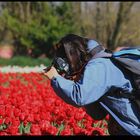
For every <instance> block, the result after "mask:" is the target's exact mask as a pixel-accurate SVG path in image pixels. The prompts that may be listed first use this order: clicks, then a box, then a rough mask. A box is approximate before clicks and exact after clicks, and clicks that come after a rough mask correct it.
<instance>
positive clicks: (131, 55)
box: [109, 47, 140, 110]
mask: <svg viewBox="0 0 140 140" xmlns="http://www.w3.org/2000/svg"><path fill="white" fill-rule="evenodd" d="M109 58H110V59H111V61H112V62H113V63H114V64H116V66H118V67H119V68H120V69H121V70H122V71H123V73H124V74H125V73H126V74H128V75H129V76H130V81H131V84H132V87H133V91H132V94H130V93H129V94H128V91H124V90H123V89H121V88H120V89H119V88H118V89H117V91H116V92H117V93H118V94H119V97H123V98H128V99H129V100H130V101H131V102H133V103H134V104H135V105H136V106H137V108H139V110H140V48H139V47H136V48H131V47H130V48H126V49H123V50H120V51H118V52H114V53H112V56H111V57H109Z"/></svg>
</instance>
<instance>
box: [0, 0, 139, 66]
mask: <svg viewBox="0 0 140 140" xmlns="http://www.w3.org/2000/svg"><path fill="white" fill-rule="evenodd" d="M139 12H140V3H139V2H133V1H132V2H105V1H104V2H37V1H36V2H18V1H17V2H0V44H5V43H6V44H10V45H12V46H14V57H15V56H21V59H24V58H27V60H25V61H26V62H29V60H28V58H32V63H34V60H33V59H35V60H37V59H38V58H39V57H40V56H42V55H44V56H45V57H46V60H45V61H49V60H50V59H51V58H52V57H53V53H54V51H53V47H52V46H53V45H54V44H55V43H56V42H57V41H59V39H60V38H61V37H63V36H64V35H66V34H68V33H74V34H78V35H81V36H86V37H92V38H94V39H97V40H99V41H100V42H101V43H102V44H104V45H105V47H107V48H109V49H111V50H114V49H116V48H117V47H118V46H122V45H130V46H136V45H137V46H138V45H139V44H140V15H139ZM25 56H26V57H25ZM17 58H18V57H16V58H13V59H11V61H12V63H14V62H16V63H18V61H20V59H17ZM16 59H17V60H16ZM42 60H43V59H41V61H42ZM6 61H8V60H6ZM6 61H5V60H1V61H0V64H2V63H3V62H4V63H5V64H7V62H6ZM37 61H38V62H40V63H41V61H40V60H37ZM22 63H24V62H22ZM42 63H44V62H42ZM45 63H46V62H45ZM19 64H20V63H19Z"/></svg>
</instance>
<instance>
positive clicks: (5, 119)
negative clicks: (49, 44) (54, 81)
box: [0, 72, 109, 135]
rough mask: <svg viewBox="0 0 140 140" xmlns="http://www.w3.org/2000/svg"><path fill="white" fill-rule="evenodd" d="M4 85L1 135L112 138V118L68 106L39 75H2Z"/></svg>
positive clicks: (0, 100) (0, 97) (0, 107)
mask: <svg viewBox="0 0 140 140" xmlns="http://www.w3.org/2000/svg"><path fill="white" fill-rule="evenodd" d="M0 83H1V85H0V135H109V134H108V129H107V122H108V119H109V116H106V118H105V119H104V120H101V121H95V120H93V119H92V118H91V117H90V116H89V115H88V114H86V112H85V110H84V109H83V108H75V107H73V106H71V105H68V104H66V103H65V102H64V101H62V100H61V99H60V98H59V97H58V96H56V94H55V92H54V91H53V89H52V88H51V85H50V81H49V80H47V78H46V77H44V76H43V75H41V74H39V73H33V72H30V73H0Z"/></svg>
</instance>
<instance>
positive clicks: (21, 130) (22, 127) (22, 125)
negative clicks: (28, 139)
mask: <svg viewBox="0 0 140 140" xmlns="http://www.w3.org/2000/svg"><path fill="white" fill-rule="evenodd" d="M19 133H20V134H23V133H24V124H23V122H21V124H20V126H19Z"/></svg>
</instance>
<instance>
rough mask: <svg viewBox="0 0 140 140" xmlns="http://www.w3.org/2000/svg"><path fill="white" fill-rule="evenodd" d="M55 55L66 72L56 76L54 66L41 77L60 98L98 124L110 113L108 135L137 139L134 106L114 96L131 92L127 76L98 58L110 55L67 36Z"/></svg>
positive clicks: (96, 45)
mask: <svg viewBox="0 0 140 140" xmlns="http://www.w3.org/2000/svg"><path fill="white" fill-rule="evenodd" d="M55 52H56V55H55V57H56V58H59V57H60V58H62V59H63V60H65V61H64V62H66V63H67V64H68V66H67V69H66V71H65V70H64V71H62V72H61V73H59V72H58V70H57V68H56V67H55V65H53V66H52V67H51V68H50V70H48V71H46V72H45V73H44V75H46V76H47V77H48V78H49V79H50V80H51V85H52V87H53V89H54V91H55V92H56V94H57V95H58V96H59V97H60V98H62V99H63V100H64V101H65V102H66V103H68V104H71V105H73V106H75V107H84V108H85V109H86V111H87V113H88V114H89V115H91V116H92V117H93V118H94V119H97V120H100V119H103V118H104V117H105V116H106V115H107V114H108V113H109V114H110V116H111V119H110V122H109V124H108V129H109V133H110V134H111V135H140V128H139V126H140V121H139V120H140V115H139V114H138V112H137V111H136V108H135V106H133V104H131V102H129V100H128V99H126V98H117V96H118V95H115V93H116V91H117V89H118V88H122V89H124V90H126V91H128V92H129V91H131V90H132V89H133V88H132V85H131V82H130V76H129V75H127V74H125V75H124V73H123V72H122V71H121V70H120V69H119V68H118V67H117V66H116V65H115V64H114V63H112V61H111V60H110V59H108V58H103V57H102V58H100V54H102V56H103V55H105V56H107V55H111V54H109V53H106V50H105V48H104V47H103V46H102V45H101V44H99V43H98V42H97V41H95V40H93V39H89V38H84V37H80V36H78V35H74V34H68V35H66V36H64V37H63V38H62V39H61V40H60V41H59V42H58V44H56V46H55ZM64 65H65V64H64ZM109 93H110V94H109Z"/></svg>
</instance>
